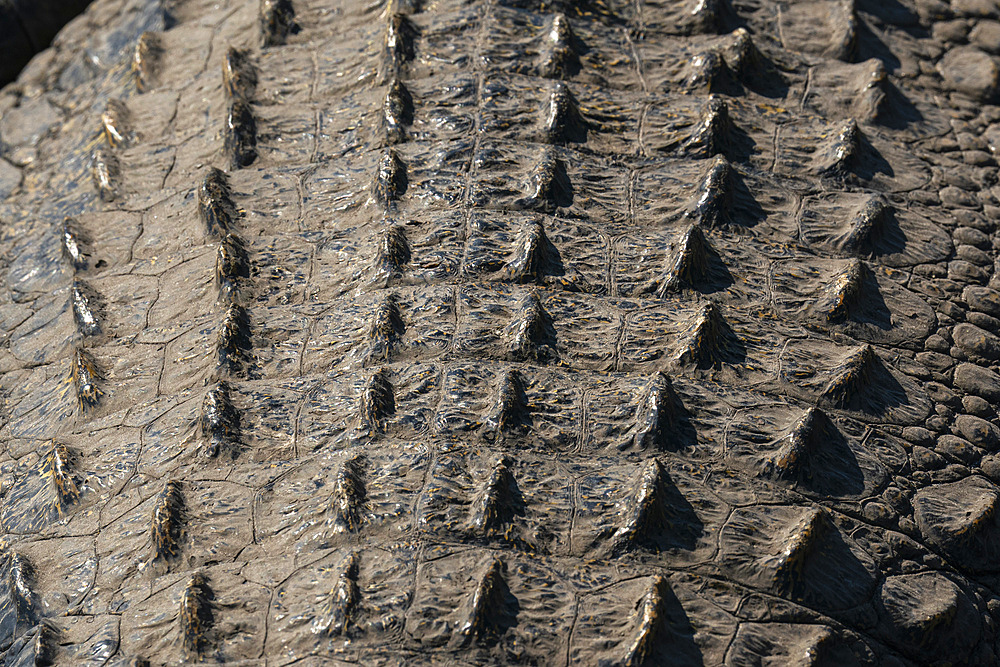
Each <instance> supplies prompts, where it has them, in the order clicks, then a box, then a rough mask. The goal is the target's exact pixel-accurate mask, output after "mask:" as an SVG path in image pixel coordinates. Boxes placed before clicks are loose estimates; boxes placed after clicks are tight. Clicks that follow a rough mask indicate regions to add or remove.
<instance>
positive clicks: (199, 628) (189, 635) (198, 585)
mask: <svg viewBox="0 0 1000 667" xmlns="http://www.w3.org/2000/svg"><path fill="white" fill-rule="evenodd" d="M214 598H215V595H214V593H213V591H212V588H211V586H210V585H209V583H208V579H207V578H206V577H205V576H204V575H203V574H201V573H200V572H196V573H195V574H193V575H191V578H190V579H188V581H187V584H186V585H185V586H184V591H183V593H181V603H180V610H179V613H178V615H177V618H178V621H179V623H180V634H181V639H182V641H183V643H184V648H186V649H187V650H188V651H190V652H192V653H195V654H200V653H202V652H203V651H204V650H205V649H207V648H208V643H209V632H211V630H212V626H213V625H214V623H215V618H214V611H213V609H212V606H213V605H212V601H213V599H214Z"/></svg>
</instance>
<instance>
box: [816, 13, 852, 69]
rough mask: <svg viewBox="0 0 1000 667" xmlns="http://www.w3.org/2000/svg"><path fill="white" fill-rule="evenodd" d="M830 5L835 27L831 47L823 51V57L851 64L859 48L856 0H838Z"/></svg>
mask: <svg viewBox="0 0 1000 667" xmlns="http://www.w3.org/2000/svg"><path fill="white" fill-rule="evenodd" d="M830 4H831V5H832V7H831V9H830V21H831V23H832V24H833V25H832V30H831V34H830V42H829V46H827V47H826V49H825V50H824V51H823V55H824V56H826V57H827V58H835V59H837V60H842V61H844V62H851V61H852V60H854V54H855V52H856V51H857V47H858V14H857V11H856V10H855V7H854V0H836V2H832V3H830Z"/></svg>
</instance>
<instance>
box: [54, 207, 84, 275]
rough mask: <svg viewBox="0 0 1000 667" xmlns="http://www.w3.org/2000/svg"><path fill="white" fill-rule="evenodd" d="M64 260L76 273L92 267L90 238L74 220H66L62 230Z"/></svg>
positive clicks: (61, 239) (68, 218)
mask: <svg viewBox="0 0 1000 667" xmlns="http://www.w3.org/2000/svg"><path fill="white" fill-rule="evenodd" d="M60 241H61V242H62V255H63V258H65V260H66V261H67V262H69V264H70V265H71V266H72V267H73V269H74V270H75V271H86V270H87V268H88V266H89V265H90V257H89V255H88V253H87V250H88V247H89V245H90V238H89V236H88V235H87V233H86V232H85V231H84V230H83V228H82V227H81V226H80V224H79V223H78V222H77V221H76V220H75V219H74V218H70V217H67V218H64V219H63V224H62V228H61V229H60Z"/></svg>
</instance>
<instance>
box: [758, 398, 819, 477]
mask: <svg viewBox="0 0 1000 667" xmlns="http://www.w3.org/2000/svg"><path fill="white" fill-rule="evenodd" d="M829 429H836V426H835V425H834V424H833V422H831V421H830V418H829V417H828V416H827V415H826V413H824V412H823V411H822V410H820V409H819V408H809V409H808V410H806V413H805V414H804V415H802V417H801V418H800V419H799V420H798V421H797V422H795V425H794V426H793V427H792V430H791V432H790V433H788V435H786V436H785V437H784V438H783V439H782V441H783V444H782V445H781V447H779V448H778V451H777V452H775V453H774V454H772V455H771V456H769V457H767V458H766V459H765V460H764V461H763V464H762V466H761V471H760V473H761V475H763V476H764V477H770V478H772V479H781V480H785V481H796V480H798V479H800V478H801V477H802V475H803V474H804V473H805V471H806V470H807V469H808V465H809V458H810V456H811V455H812V454H813V452H815V451H816V450H817V449H818V448H820V447H822V446H823V443H824V439H825V435H826V432H827V431H828V430H829Z"/></svg>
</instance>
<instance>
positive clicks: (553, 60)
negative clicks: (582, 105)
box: [538, 13, 580, 79]
mask: <svg viewBox="0 0 1000 667" xmlns="http://www.w3.org/2000/svg"><path fill="white" fill-rule="evenodd" d="M538 53H539V63H538V73H539V74H541V75H542V76H544V77H547V78H550V79H562V78H564V77H568V76H571V75H572V74H574V73H575V72H576V71H577V70H579V69H580V56H579V54H578V53H577V51H576V36H575V35H574V34H573V28H572V26H571V25H570V23H569V19H567V18H566V15H565V14H561V13H557V14H553V15H552V20H551V21H550V23H549V28H548V30H546V31H545V34H544V35H543V36H542V46H541V48H539V49H538Z"/></svg>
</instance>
